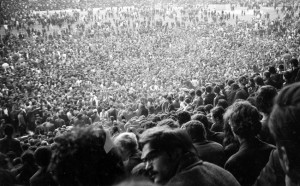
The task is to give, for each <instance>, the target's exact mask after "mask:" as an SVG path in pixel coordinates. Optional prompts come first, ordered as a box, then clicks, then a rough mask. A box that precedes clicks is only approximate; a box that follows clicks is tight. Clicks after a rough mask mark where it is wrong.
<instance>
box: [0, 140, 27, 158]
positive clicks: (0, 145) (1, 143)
mask: <svg viewBox="0 0 300 186" xmlns="http://www.w3.org/2000/svg"><path fill="white" fill-rule="evenodd" d="M9 151H13V152H14V153H16V155H17V156H18V157H20V156H21V154H22V148H21V144H20V142H19V141H18V140H16V139H13V138H8V137H4V138H2V139H0V152H2V153H4V154H6V153H8V152H9Z"/></svg>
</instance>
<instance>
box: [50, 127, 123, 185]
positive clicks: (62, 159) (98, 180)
mask: <svg viewBox="0 0 300 186" xmlns="http://www.w3.org/2000/svg"><path fill="white" fill-rule="evenodd" d="M55 141H56V143H57V148H55V149H54V151H53V157H52V160H51V163H50V165H49V170H50V171H51V172H53V173H54V177H55V178H56V180H57V181H58V183H59V185H75V186H79V185H87V186H88V185H112V184H113V183H115V182H116V181H119V179H121V178H122V176H123V175H124V166H123V162H122V158H121V156H120V155H119V153H118V151H117V149H116V148H115V147H114V145H113V142H112V140H111V139H110V136H109V133H108V132H106V131H104V130H103V129H100V128H97V127H96V126H89V127H86V128H74V129H72V131H70V132H68V133H65V134H63V135H62V136H59V137H57V138H56V139H55Z"/></svg>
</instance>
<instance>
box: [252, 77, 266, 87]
mask: <svg viewBox="0 0 300 186" xmlns="http://www.w3.org/2000/svg"><path fill="white" fill-rule="evenodd" d="M254 82H255V83H256V84H257V85H259V86H263V85H264V79H263V78H262V77H261V76H256V77H255V78H254Z"/></svg>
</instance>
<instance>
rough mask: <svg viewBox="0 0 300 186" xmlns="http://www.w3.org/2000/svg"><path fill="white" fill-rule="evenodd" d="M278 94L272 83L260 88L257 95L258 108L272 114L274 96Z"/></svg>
mask: <svg viewBox="0 0 300 186" xmlns="http://www.w3.org/2000/svg"><path fill="white" fill-rule="evenodd" d="M276 95H277V90H276V88H275V87H273V86H271V85H266V86H263V87H261V88H260V89H259V90H258V95H257V97H256V106H257V109H258V110H259V111H261V112H263V113H266V114H270V113H271V111H272V107H273V101H274V98H275V97H276Z"/></svg>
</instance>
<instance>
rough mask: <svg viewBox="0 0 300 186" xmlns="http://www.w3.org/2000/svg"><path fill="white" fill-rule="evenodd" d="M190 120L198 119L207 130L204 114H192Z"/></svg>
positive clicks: (206, 120) (207, 124)
mask: <svg viewBox="0 0 300 186" xmlns="http://www.w3.org/2000/svg"><path fill="white" fill-rule="evenodd" d="M192 120H197V121H200V122H201V123H202V124H203V125H204V127H205V129H206V130H208V127H209V122H208V119H207V117H206V116H205V115H204V114H195V115H193V116H192Z"/></svg>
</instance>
